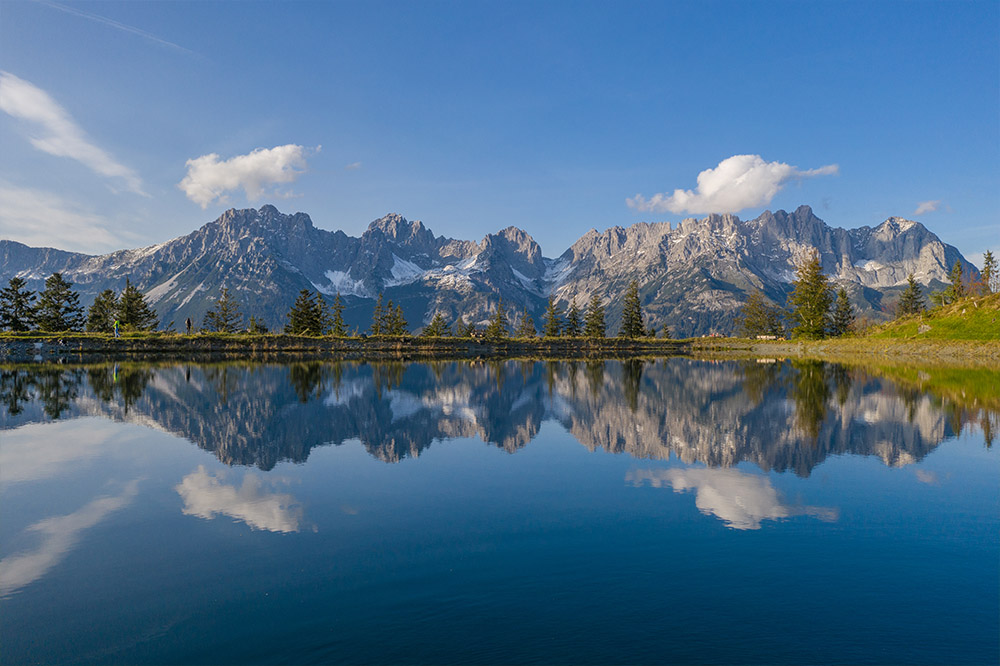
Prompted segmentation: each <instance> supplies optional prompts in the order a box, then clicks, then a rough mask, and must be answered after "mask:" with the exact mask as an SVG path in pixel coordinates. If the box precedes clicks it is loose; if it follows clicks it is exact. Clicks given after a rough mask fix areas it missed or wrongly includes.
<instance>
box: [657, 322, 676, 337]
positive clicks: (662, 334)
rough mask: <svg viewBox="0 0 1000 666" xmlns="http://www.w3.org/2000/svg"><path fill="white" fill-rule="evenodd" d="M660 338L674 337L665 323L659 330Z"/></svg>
mask: <svg viewBox="0 0 1000 666" xmlns="http://www.w3.org/2000/svg"><path fill="white" fill-rule="evenodd" d="M660 339H661V340H673V339H674V336H673V334H671V333H670V327H669V326H667V325H666V324H664V325H663V330H662V331H660Z"/></svg>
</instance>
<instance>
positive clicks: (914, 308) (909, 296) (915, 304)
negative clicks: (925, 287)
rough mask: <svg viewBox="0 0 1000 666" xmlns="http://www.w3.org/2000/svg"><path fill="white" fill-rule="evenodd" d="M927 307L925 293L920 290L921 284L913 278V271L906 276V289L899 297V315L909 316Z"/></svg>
mask: <svg viewBox="0 0 1000 666" xmlns="http://www.w3.org/2000/svg"><path fill="white" fill-rule="evenodd" d="M926 309H927V306H926V305H925V304H924V295H923V292H922V291H921V290H920V285H918V284H917V281H916V280H915V279H913V273H910V275H909V276H908V277H907V278H906V289H905V290H903V294H902V295H901V296H900V297H899V307H898V308H897V313H896V314H897V316H899V317H907V316H909V315H915V314H920V313H921V312H923V311H924V310H926Z"/></svg>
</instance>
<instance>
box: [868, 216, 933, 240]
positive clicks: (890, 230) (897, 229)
mask: <svg viewBox="0 0 1000 666" xmlns="http://www.w3.org/2000/svg"><path fill="white" fill-rule="evenodd" d="M915 227H916V228H919V229H924V225H922V224H920V223H919V222H915V221H914V220H908V219H906V218H905V217H890V218H888V219H887V220H886V221H885V222H883V223H882V224H880V225H878V226H877V227H875V234H876V235H879V236H896V235H899V234H901V233H904V232H906V231H909V230H910V229H913V228H915Z"/></svg>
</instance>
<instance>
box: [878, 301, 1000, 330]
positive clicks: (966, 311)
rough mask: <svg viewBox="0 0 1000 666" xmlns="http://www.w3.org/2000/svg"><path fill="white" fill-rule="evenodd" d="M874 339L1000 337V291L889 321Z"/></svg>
mask: <svg viewBox="0 0 1000 666" xmlns="http://www.w3.org/2000/svg"><path fill="white" fill-rule="evenodd" d="M869 337H873V338H900V339H906V340H1000V294H992V295H990V296H970V297H968V298H963V299H962V300H960V301H958V302H957V303H953V304H952V305H948V306H945V307H943V308H937V309H934V310H929V311H927V312H925V313H924V314H922V315H915V316H912V317H905V318H903V319H898V320H896V321H893V322H889V323H888V324H885V325H883V326H880V327H878V328H876V329H875V330H873V331H872V333H871V334H870V335H869Z"/></svg>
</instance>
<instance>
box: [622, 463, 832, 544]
mask: <svg viewBox="0 0 1000 666" xmlns="http://www.w3.org/2000/svg"><path fill="white" fill-rule="evenodd" d="M625 480H626V481H630V482H632V483H634V484H635V485H642V483H643V482H645V483H648V484H649V485H651V486H653V487H656V488H662V487H665V486H667V485H670V486H671V487H673V490H674V492H675V493H680V492H684V491H686V490H694V491H695V492H696V495H695V505H696V506H697V507H698V509H699V510H700V511H701V512H702V513H704V514H705V515H709V514H713V515H715V516H718V517H719V518H721V519H722V520H723V521H724V522H725V523H726V526H727V527H732V528H733V529H737V530H759V529H760V523H761V521H762V520H780V519H783V518H789V517H791V516H801V515H806V516H815V517H816V518H819V519H820V520H825V521H833V520H837V518H838V517H839V512H838V511H837V509H835V508H827V507H822V506H800V505H792V504H786V503H785V502H784V501H782V499H781V497H780V496H779V495H778V491H777V490H775V488H774V486H772V485H771V480H770V479H769V478H767V477H766V476H758V475H756V474H747V473H746V472H741V471H739V470H735V469H708V468H705V469H701V468H693V469H639V470H633V471H631V472H629V473H628V474H627V475H626V477H625Z"/></svg>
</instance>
